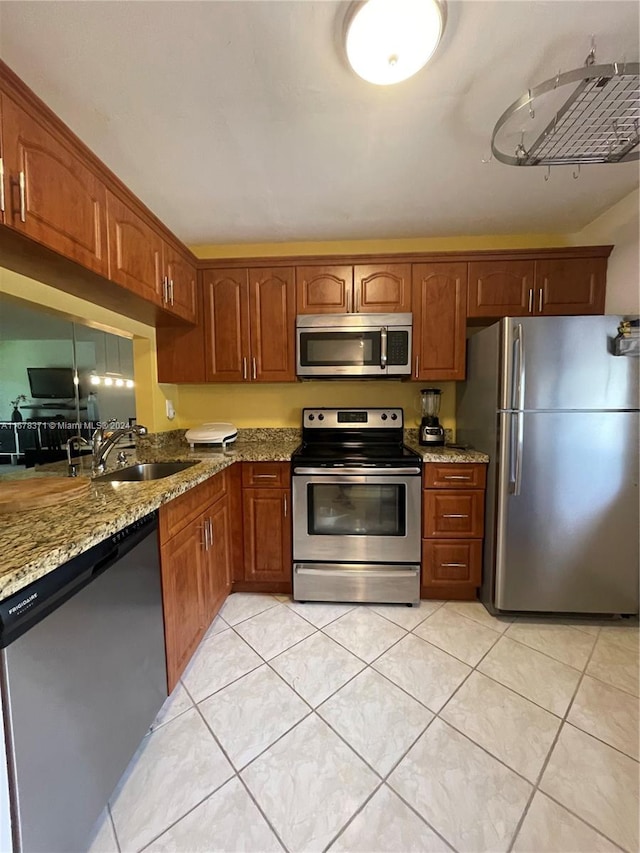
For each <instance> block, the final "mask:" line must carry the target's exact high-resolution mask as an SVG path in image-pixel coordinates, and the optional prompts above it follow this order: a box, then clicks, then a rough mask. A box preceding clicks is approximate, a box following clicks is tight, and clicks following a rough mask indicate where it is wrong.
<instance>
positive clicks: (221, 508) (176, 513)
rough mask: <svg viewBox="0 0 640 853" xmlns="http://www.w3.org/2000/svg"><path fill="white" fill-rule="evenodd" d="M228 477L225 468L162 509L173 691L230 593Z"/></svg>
mask: <svg viewBox="0 0 640 853" xmlns="http://www.w3.org/2000/svg"><path fill="white" fill-rule="evenodd" d="M227 476H228V472H227V471H223V472H222V473H221V474H217V475H216V476H215V477H212V478H210V479H209V480H206V481H205V482H204V483H202V484H200V485H199V486H195V487H194V488H193V489H191V490H189V491H188V492H186V493H185V494H184V495H182V496H181V497H179V498H176V499H175V500H173V501H170V502H169V503H168V504H166V505H165V506H163V507H161V508H160V561H161V567H162V599H163V607H164V625H165V644H166V654H167V682H168V687H169V691H170V692H171V690H173V688H174V687H175V685H176V684H177V682H178V679H179V678H180V675H181V674H182V672H183V671H184V669H185V667H186V665H187V664H188V662H189V660H190V659H191V656H192V655H193V653H194V651H195V650H196V648H197V646H198V643H199V642H200V640H201V639H202V637H203V635H204V633H205V631H206V630H207V628H208V627H209V625H210V624H211V622H212V621H213V619H214V617H215V615H216V613H217V612H218V610H219V609H220V607H222V604H223V603H224V600H225V599H226V597H227V595H228V594H229V592H230V591H231V583H232V578H231V575H232V559H233V542H232V536H233V528H232V523H231V502H230V496H229V494H227V488H226V482H227ZM207 498H208V499H209V500H208V503H207V500H206V499H207ZM198 502H200V503H199V506H198ZM196 507H197V511H196ZM180 518H182V523H181V522H180Z"/></svg>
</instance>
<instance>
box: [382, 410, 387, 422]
mask: <svg viewBox="0 0 640 853" xmlns="http://www.w3.org/2000/svg"><path fill="white" fill-rule="evenodd" d="M386 419H387V413H386V412H383V413H382V420H383V421H386Z"/></svg>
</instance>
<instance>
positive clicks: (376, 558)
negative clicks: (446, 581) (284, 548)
mask: <svg viewBox="0 0 640 853" xmlns="http://www.w3.org/2000/svg"><path fill="white" fill-rule="evenodd" d="M292 488H293V508H294V510H293V557H294V560H296V561H301V560H302V561H305V560H309V561H315V562H337V563H419V562H420V545H421V541H420V536H421V534H420V522H421V517H420V499H421V478H420V476H419V475H417V476H416V475H402V474H393V473H392V472H389V473H388V474H365V475H359V474H358V475H352V474H349V475H346V474H335V473H333V472H331V473H329V472H326V473H324V472H323V473H304V474H302V473H301V474H297V473H294V476H293V478H292Z"/></svg>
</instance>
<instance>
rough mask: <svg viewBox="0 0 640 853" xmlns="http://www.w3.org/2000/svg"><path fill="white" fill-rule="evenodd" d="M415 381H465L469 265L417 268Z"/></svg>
mask: <svg viewBox="0 0 640 853" xmlns="http://www.w3.org/2000/svg"><path fill="white" fill-rule="evenodd" d="M412 294H413V297H412V302H413V304H412V310H413V378H414V379H424V380H445V379H464V377H465V346H466V343H465V333H466V313H467V311H466V309H467V264H466V263H464V262H462V261H459V262H456V263H436V264H414V265H413V282H412Z"/></svg>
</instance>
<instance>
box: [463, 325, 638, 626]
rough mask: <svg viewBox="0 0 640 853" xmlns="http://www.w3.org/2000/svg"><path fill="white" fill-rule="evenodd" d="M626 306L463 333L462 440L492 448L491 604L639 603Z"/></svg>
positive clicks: (546, 608) (556, 608) (620, 609)
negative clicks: (621, 335) (624, 347)
mask: <svg viewBox="0 0 640 853" xmlns="http://www.w3.org/2000/svg"><path fill="white" fill-rule="evenodd" d="M620 320H622V317H617V316H605V317H526V318H525V317H523V318H519V317H515V318H514V317H507V318H505V319H503V320H501V321H500V322H499V323H496V324H495V325H493V326H490V327H489V328H487V329H483V330H482V331H480V332H477V333H476V334H475V335H473V336H472V337H471V338H470V340H469V341H468V357H467V381H466V382H465V383H458V386H459V387H458V406H457V425H458V433H457V434H458V438H459V440H460V441H462V442H465V443H469V444H471V445H472V446H473V447H475V448H476V449H478V450H483V451H485V452H486V453H488V454H489V456H490V457H491V461H490V463H489V467H488V472H487V473H488V480H487V496H486V497H487V505H486V524H485V531H486V532H485V548H484V570H483V585H482V590H481V599H482V601H483V602H484V603H485V605H486V606H487V607H488V608H489V609H490V610H492V611H493V612H500V611H529V612H540V613H545V612H546V613H603V614H605V613H606V614H610V613H611V614H613V613H620V614H630V613H637V612H638V571H639V559H640V553H639V550H640V549H639V542H638V526H639V505H638V475H639V470H638V469H639V459H638V446H639V438H640V437H639V434H638V424H639V418H640V413H639V407H640V405H639V370H638V367H639V363H640V359H638V358H637V357H632V356H616V355H613V354H612V349H613V348H612V341H613V338H615V336H616V333H617V327H618V323H619V322H620Z"/></svg>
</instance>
